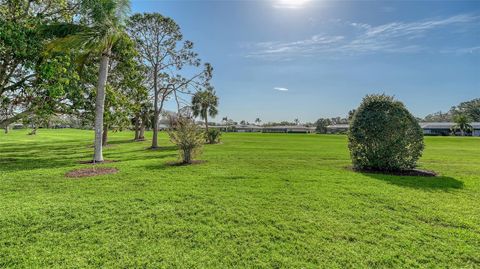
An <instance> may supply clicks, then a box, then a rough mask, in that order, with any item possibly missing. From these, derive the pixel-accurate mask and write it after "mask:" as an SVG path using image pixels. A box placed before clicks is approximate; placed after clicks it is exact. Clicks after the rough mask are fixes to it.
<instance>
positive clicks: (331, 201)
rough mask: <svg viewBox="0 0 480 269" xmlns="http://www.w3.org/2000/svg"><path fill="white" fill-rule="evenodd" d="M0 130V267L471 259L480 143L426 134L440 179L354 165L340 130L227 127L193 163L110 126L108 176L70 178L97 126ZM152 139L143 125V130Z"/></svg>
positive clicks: (479, 222)
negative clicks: (238, 130)
mask: <svg viewBox="0 0 480 269" xmlns="http://www.w3.org/2000/svg"><path fill="white" fill-rule="evenodd" d="M27 133H28V131H26V130H15V131H12V132H11V133H10V134H8V135H4V134H0V208H1V211H0V267H61V268H64V267H114V268H118V267H154V268H155V267H161V268H170V267H183V268H185V267H195V268H197V267H198V268H228V267H230V268H232V267H235V268H238V267H259V268H271V267H274V268H319V267H325V268H335V267H338V268H344V267H354V268H359V267H369V268H371V267H384V268H385V267H388V268H391V267H429V268H432V267H437V268H438V267H453V268H459V267H462V268H474V267H478V265H479V264H480V206H479V205H480V139H478V138H459V137H426V138H425V140H426V150H425V154H424V156H423V157H422V158H421V159H420V168H421V169H426V170H433V171H436V172H438V173H439V176H437V177H431V178H426V177H415V176H395V175H382V174H365V173H363V174H362V173H357V172H353V171H350V170H347V169H345V167H346V166H349V165H350V160H349V154H348V150H347V144H346V143H347V139H346V137H345V136H336V135H330V136H329V135H288V134H240V133H236V134H224V135H223V136H222V142H223V144H221V145H206V146H205V148H204V150H203V151H204V154H203V155H202V156H201V157H200V159H202V160H205V161H206V162H204V163H202V164H200V165H188V166H172V165H169V163H172V162H175V161H177V157H178V153H177V151H176V149H175V147H173V146H172V145H171V143H170V142H168V138H167V135H166V134H164V133H162V134H161V137H160V145H161V146H162V148H161V149H159V150H155V151H152V150H148V149H147V148H148V146H149V141H145V142H132V141H131V140H132V138H133V134H132V133H129V132H121V133H112V134H111V144H112V145H116V146H115V147H109V148H106V149H105V158H106V159H109V160H116V161H118V162H114V163H105V164H99V165H97V166H96V167H112V168H117V169H118V170H119V171H120V172H118V173H116V174H109V175H100V176H96V177H88V178H83V179H82V180H72V179H69V178H66V177H65V174H66V173H67V172H69V171H71V170H74V169H81V168H85V165H84V164H83V165H82V164H79V163H78V161H79V160H88V159H90V158H91V157H92V149H91V148H88V146H90V145H91V143H92V139H93V132H91V131H79V130H43V129H40V130H39V131H38V134H37V135H36V136H27V135H26V134H27ZM147 135H150V134H147Z"/></svg>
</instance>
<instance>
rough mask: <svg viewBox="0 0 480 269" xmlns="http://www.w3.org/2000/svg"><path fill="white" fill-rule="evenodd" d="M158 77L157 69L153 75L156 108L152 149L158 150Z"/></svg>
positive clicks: (154, 104)
mask: <svg viewBox="0 0 480 269" xmlns="http://www.w3.org/2000/svg"><path fill="white" fill-rule="evenodd" d="M157 75H158V70H157V68H156V67H155V68H154V73H153V90H154V99H155V100H153V106H154V110H155V111H154V114H153V137H152V149H156V148H158V122H159V118H160V109H159V108H158V96H159V95H160V92H159V90H158V82H157Z"/></svg>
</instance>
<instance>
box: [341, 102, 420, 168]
mask: <svg viewBox="0 0 480 269" xmlns="http://www.w3.org/2000/svg"><path fill="white" fill-rule="evenodd" d="M348 140H349V143H348V147H349V149H350V155H351V158H352V163H353V166H354V168H355V169H363V170H382V171H398V170H408V169H412V168H414V167H415V166H416V162H417V160H418V158H420V156H421V155H422V151H423V148H424V144H423V131H422V129H421V127H420V125H419V124H418V122H417V120H416V119H415V118H414V117H413V116H412V114H410V112H408V110H407V109H406V108H405V106H404V105H403V103H402V102H400V101H397V100H395V99H394V98H393V97H390V96H386V95H384V94H382V95H367V96H366V97H365V98H363V101H362V103H361V104H360V107H359V108H358V109H357V111H356V112H355V114H354V115H353V118H352V121H351V124H350V130H349V134H348Z"/></svg>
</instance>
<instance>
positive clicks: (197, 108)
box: [192, 86, 218, 133]
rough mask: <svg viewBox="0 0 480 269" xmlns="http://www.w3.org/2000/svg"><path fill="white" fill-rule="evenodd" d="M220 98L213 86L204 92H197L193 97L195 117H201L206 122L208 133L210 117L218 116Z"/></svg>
mask: <svg viewBox="0 0 480 269" xmlns="http://www.w3.org/2000/svg"><path fill="white" fill-rule="evenodd" d="M217 107H218V96H216V94H215V91H214V90H213V87H212V86H208V87H207V89H206V90H204V91H198V92H196V93H195V94H194V95H193V97H192V112H193V116H195V117H198V116H200V118H201V119H203V120H205V131H206V132H207V133H208V116H210V117H215V116H216V115H217V114H218V109H217Z"/></svg>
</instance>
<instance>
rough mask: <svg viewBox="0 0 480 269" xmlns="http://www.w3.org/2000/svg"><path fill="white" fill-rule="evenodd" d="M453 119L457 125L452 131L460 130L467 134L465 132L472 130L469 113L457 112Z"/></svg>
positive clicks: (463, 134) (462, 133)
mask: <svg viewBox="0 0 480 269" xmlns="http://www.w3.org/2000/svg"><path fill="white" fill-rule="evenodd" d="M453 121H454V122H455V125H454V126H453V127H452V131H453V132H455V131H456V130H460V134H461V135H462V136H465V132H468V131H471V130H472V129H473V128H472V125H470V119H469V118H468V117H467V115H464V114H457V115H455V116H454V117H453Z"/></svg>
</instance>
